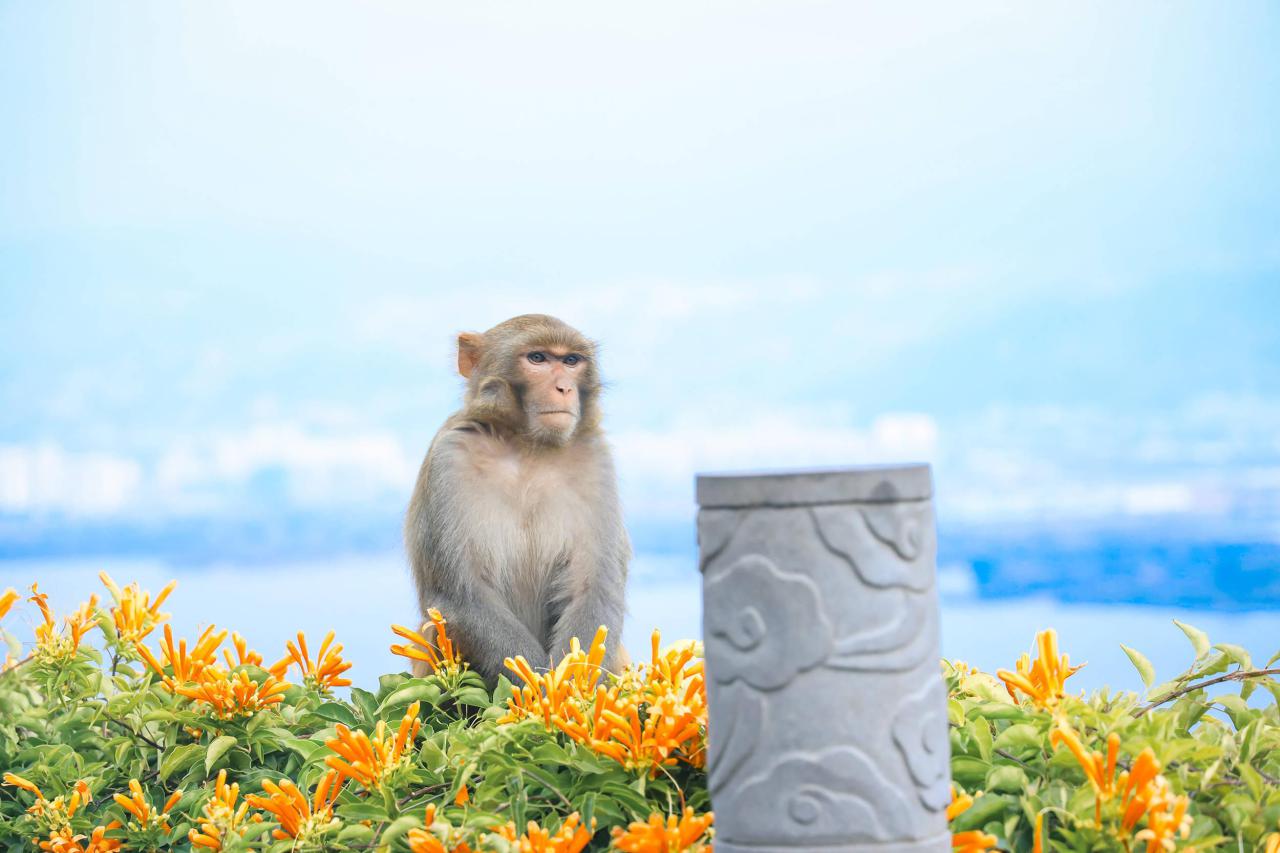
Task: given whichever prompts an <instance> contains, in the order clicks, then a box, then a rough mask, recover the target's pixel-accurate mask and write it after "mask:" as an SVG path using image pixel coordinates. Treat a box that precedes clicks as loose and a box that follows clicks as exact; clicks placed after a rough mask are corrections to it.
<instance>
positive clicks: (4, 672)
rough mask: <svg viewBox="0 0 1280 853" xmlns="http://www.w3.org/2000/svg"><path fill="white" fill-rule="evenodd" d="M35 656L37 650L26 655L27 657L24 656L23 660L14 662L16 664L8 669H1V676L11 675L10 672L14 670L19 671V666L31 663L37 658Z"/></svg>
mask: <svg viewBox="0 0 1280 853" xmlns="http://www.w3.org/2000/svg"><path fill="white" fill-rule="evenodd" d="M35 657H36V653H35V652H32V653H31V654H29V655H27V656H26V657H25V658H23V659H22V660H20V661H17V662H16V663H14V665H13V666H11V667H9V668H8V669H5V670H0V678H4V677H5V676H6V675H9V674H10V673H12V672H17V671H18V667H20V666H24V665H26V664H29V663H31V661H33V660H35Z"/></svg>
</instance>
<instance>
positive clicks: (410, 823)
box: [378, 815, 422, 845]
mask: <svg viewBox="0 0 1280 853" xmlns="http://www.w3.org/2000/svg"><path fill="white" fill-rule="evenodd" d="M420 826H422V818H419V817H416V816H414V815H401V816H400V817H398V818H396V819H395V820H393V821H392V822H391V825H390V826H388V827H387V828H386V830H384V831H383V833H382V837H381V838H379V839H378V842H379V843H380V844H383V845H391V844H394V843H395V842H396V841H397V840H398V839H399V838H401V837H402V836H403V835H404V834H405V833H407V832H408V831H409V830H411V829H416V828H418V827H420Z"/></svg>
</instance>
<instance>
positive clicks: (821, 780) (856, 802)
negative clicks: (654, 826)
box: [725, 746, 911, 849]
mask: <svg viewBox="0 0 1280 853" xmlns="http://www.w3.org/2000/svg"><path fill="white" fill-rule="evenodd" d="M910 811H911V808H910V804H909V803H908V802H907V801H906V799H905V798H903V796H902V794H900V793H899V792H898V791H897V790H895V789H894V787H893V785H892V784H890V783H889V781H888V780H887V779H885V777H884V776H883V775H882V774H881V773H880V771H879V770H878V769H877V768H876V766H875V764H874V763H873V762H872V761H871V760H870V759H868V758H867V757H866V755H864V754H863V753H862V752H861V751H860V750H858V749H857V748H856V747H852V746H836V747H831V748H828V749H823V750H814V751H804V750H793V751H790V752H784V753H782V754H781V755H779V756H777V757H776V758H775V759H774V760H773V761H771V762H769V763H767V764H766V765H765V766H763V767H762V768H761V769H760V770H759V772H757V773H756V774H755V775H753V776H752V777H751V778H749V779H746V780H745V781H744V782H743V783H742V787H741V788H739V789H738V791H737V794H736V795H735V796H734V812H735V814H736V815H737V817H738V821H737V822H736V823H735V824H734V826H733V832H734V834H735V836H737V837H733V838H730V837H726V838H725V840H726V841H730V842H732V841H737V840H739V839H742V840H748V839H749V840H750V842H751V843H752V844H782V845H790V846H792V847H793V848H797V849H798V845H801V844H812V845H820V844H835V843H841V842H848V841H854V840H866V841H889V840H892V839H897V838H902V837H904V836H905V835H908V834H909V833H910V830H911V827H910V824H909V814H910ZM739 833H740V835H739Z"/></svg>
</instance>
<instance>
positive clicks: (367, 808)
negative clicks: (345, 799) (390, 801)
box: [337, 801, 387, 821]
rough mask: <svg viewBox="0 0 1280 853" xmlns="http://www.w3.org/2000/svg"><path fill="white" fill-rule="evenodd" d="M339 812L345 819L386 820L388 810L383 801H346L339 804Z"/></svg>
mask: <svg viewBox="0 0 1280 853" xmlns="http://www.w3.org/2000/svg"><path fill="white" fill-rule="evenodd" d="M337 811H338V814H339V815H340V816H341V817H342V818H343V819H344V820H351V821H360V820H375V821H376V820H386V819H387V810H386V808H385V807H384V806H383V805H382V803H375V802H372V801H369V802H360V803H345V804H343V805H340V806H338V809H337Z"/></svg>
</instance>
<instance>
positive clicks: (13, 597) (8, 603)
mask: <svg viewBox="0 0 1280 853" xmlns="http://www.w3.org/2000/svg"><path fill="white" fill-rule="evenodd" d="M17 600H18V591H17V590H16V589H14V588H13V587H9V588H8V589H6V590H5V591H4V593H3V594H0V619H3V618H4V616H5V614H6V613H8V612H9V608H11V607H13V603H14V602H15V601H17Z"/></svg>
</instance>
